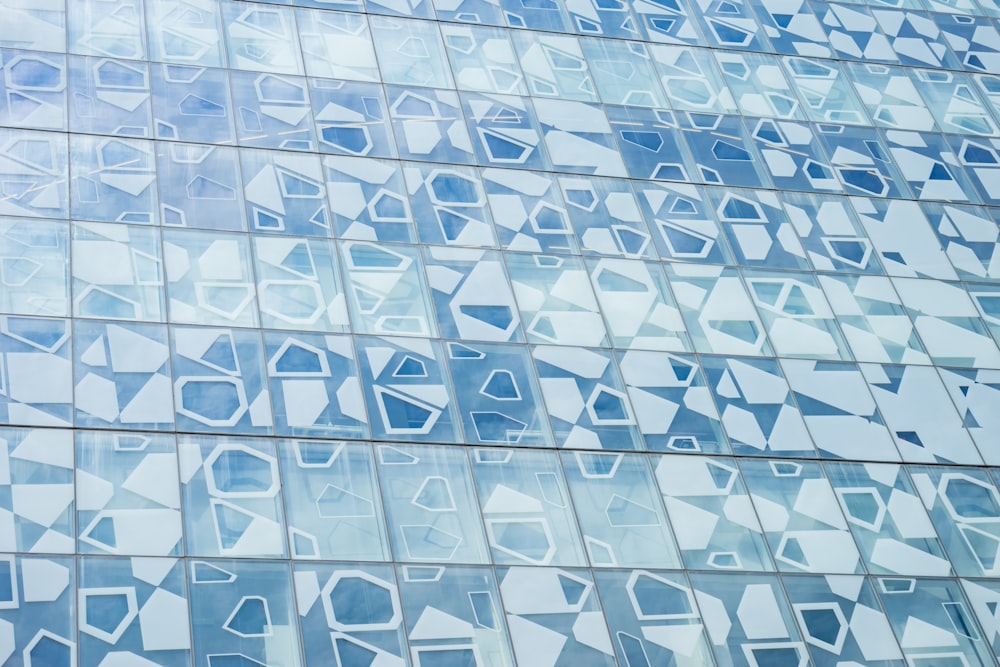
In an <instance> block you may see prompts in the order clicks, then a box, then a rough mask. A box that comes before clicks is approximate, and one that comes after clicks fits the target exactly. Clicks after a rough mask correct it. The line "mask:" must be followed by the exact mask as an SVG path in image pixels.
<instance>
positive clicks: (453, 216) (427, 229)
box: [403, 163, 497, 248]
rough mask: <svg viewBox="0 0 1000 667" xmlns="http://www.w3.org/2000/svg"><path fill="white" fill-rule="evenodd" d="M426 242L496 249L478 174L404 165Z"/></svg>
mask: <svg viewBox="0 0 1000 667" xmlns="http://www.w3.org/2000/svg"><path fill="white" fill-rule="evenodd" d="M403 177H404V178H405V179H406V190H407V194H408V195H409V199H410V206H411V207H412V210H413V218H414V221H415V222H416V225H417V235H418V236H419V237H420V241H421V242H423V243H430V244H434V245H454V246H473V247H474V246H486V247H494V248H495V247H496V245H497V239H496V233H495V231H494V230H493V216H492V215H491V213H490V207H489V203H488V202H487V200H486V190H485V189H484V188H483V182H482V179H481V178H480V176H479V171H478V170H476V169H473V168H469V167H460V166H458V165H421V164H417V163H407V164H405V165H403Z"/></svg>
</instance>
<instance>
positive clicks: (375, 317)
mask: <svg viewBox="0 0 1000 667" xmlns="http://www.w3.org/2000/svg"><path fill="white" fill-rule="evenodd" d="M340 251H341V258H342V260H343V262H342V265H341V266H342V267H343V269H344V274H345V282H346V284H347V292H348V303H349V305H350V312H351V323H352V324H353V328H354V331H357V332H359V333H373V334H397V335H404V336H426V335H434V334H435V333H436V327H435V326H434V318H433V315H432V312H433V311H432V310H431V305H430V295H429V294H428V288H427V286H426V284H425V282H424V276H423V270H422V268H421V266H420V257H419V255H418V254H417V249H416V248H413V247H406V246H392V247H389V246H379V245H375V244H374V243H367V242H362V241H349V242H344V243H342V244H341V245H340Z"/></svg>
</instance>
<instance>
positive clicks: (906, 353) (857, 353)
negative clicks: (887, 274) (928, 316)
mask: <svg viewBox="0 0 1000 667" xmlns="http://www.w3.org/2000/svg"><path fill="white" fill-rule="evenodd" d="M817 280H818V281H819V284H820V285H821V286H822V288H823V293H824V294H825V295H826V298H827V301H828V302H829V303H830V308H832V309H833V313H834V315H836V317H837V321H838V323H839V324H840V329H841V331H842V332H843V334H844V338H845V339H846V340H847V342H848V343H849V344H850V347H851V352H853V354H854V358H855V359H857V360H858V361H878V362H885V363H889V362H896V363H910V364H929V363H930V357H928V356H927V353H926V352H925V350H924V346H923V344H922V343H921V342H920V338H919V337H918V336H917V333H916V329H915V328H914V326H913V322H912V320H910V318H909V316H908V315H907V314H906V311H905V310H904V309H903V303H902V302H901V301H900V300H899V295H898V294H896V290H895V289H894V288H893V286H892V281H890V280H889V279H888V278H883V277H881V276H846V275H838V276H827V275H823V276H818V277H817Z"/></svg>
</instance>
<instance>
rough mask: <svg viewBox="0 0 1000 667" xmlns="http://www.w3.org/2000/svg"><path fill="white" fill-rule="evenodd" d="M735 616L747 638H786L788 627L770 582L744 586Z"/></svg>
mask: <svg viewBox="0 0 1000 667" xmlns="http://www.w3.org/2000/svg"><path fill="white" fill-rule="evenodd" d="M736 616H737V618H739V620H740V625H741V626H742V627H743V633H744V634H745V635H746V637H747V639H787V638H788V628H787V627H785V621H784V619H783V618H782V615H781V608H780V607H779V606H778V600H777V598H776V597H775V595H774V589H773V588H771V585H770V584H750V585H748V586H746V587H745V588H744V589H743V596H742V597H741V598H740V604H739V607H738V608H737V610H736Z"/></svg>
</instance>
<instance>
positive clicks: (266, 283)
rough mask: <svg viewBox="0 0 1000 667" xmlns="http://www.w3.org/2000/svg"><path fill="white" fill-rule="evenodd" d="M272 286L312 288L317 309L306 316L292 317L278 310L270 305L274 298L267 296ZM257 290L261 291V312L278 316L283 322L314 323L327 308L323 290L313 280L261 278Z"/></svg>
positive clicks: (259, 301)
mask: <svg viewBox="0 0 1000 667" xmlns="http://www.w3.org/2000/svg"><path fill="white" fill-rule="evenodd" d="M272 286H274V287H283V286H292V287H304V288H308V289H310V290H312V293H313V297H314V304H315V306H316V307H315V309H314V310H313V312H311V313H310V314H308V315H306V316H304V317H292V316H290V315H287V314H285V313H282V312H280V311H278V310H275V309H274V308H272V307H271V306H270V305H268V304H269V302H272V300H271V299H269V297H268V296H267V290H268V288H270V287H272ZM257 290H258V292H259V295H258V303H259V305H260V312H261V313H262V314H264V315H270V316H271V317H276V318H278V319H279V320H281V321H282V322H288V323H289V324H312V323H313V322H315V321H316V320H318V319H319V317H320V315H322V314H323V311H324V310H325V308H324V306H323V291H322V290H321V289H320V286H319V285H318V284H317V283H316V282H314V281H311V280H275V279H268V280H261V281H260V283H259V284H258V285H257ZM281 300H282V299H281V298H275V299H273V301H281Z"/></svg>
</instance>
